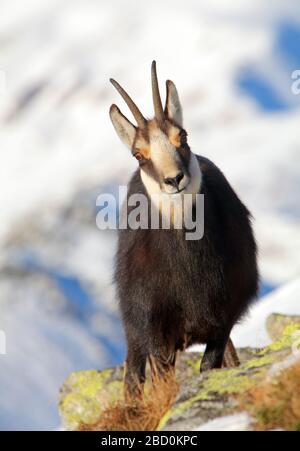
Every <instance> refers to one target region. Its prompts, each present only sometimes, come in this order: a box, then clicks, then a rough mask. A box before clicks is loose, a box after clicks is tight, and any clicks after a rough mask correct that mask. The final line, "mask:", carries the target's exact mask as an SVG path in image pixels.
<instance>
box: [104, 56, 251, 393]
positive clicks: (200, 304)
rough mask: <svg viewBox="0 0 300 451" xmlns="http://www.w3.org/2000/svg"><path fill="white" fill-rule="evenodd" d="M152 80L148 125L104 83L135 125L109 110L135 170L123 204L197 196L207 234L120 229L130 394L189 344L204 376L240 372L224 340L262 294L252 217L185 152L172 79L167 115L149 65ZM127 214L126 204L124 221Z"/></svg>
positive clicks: (217, 174)
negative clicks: (141, 198) (231, 369)
mask: <svg viewBox="0 0 300 451" xmlns="http://www.w3.org/2000/svg"><path fill="white" fill-rule="evenodd" d="M151 80H152V95H153V104H154V112H155V116H154V118H153V119H151V120H147V119H145V117H144V116H143V115H142V113H141V112H140V110H139V109H138V107H137V106H136V104H135V103H134V102H133V100H132V99H131V98H130V97H129V95H128V94H127V93H126V91H125V90H124V89H123V88H122V87H121V86H120V85H119V84H118V83H117V82H116V81H115V80H113V79H111V80H110V81H111V83H112V84H113V86H114V87H115V88H116V89H117V91H118V92H119V93H120V94H121V96H122V97H123V99H124V100H125V102H126V103H127V106H128V107H129V109H130V110H131V112H132V114H133V116H134V118H135V120H136V122H137V126H135V125H133V124H132V123H131V122H130V121H129V120H128V119H127V118H126V117H125V116H124V115H123V114H122V113H121V111H120V110H119V109H118V107H117V106H116V105H112V106H111V108H110V118H111V121H112V123H113V126H114V128H115V130H116V132H117V134H118V136H119V138H120V139H121V141H122V142H123V143H125V144H126V146H127V147H129V149H130V150H131V152H132V155H133V156H134V157H135V158H136V159H137V160H138V163H139V168H138V169H137V170H136V172H135V173H134V174H133V176H132V178H131V180H130V182H129V184H128V197H127V199H129V197H130V196H131V195H133V194H137V193H139V194H143V195H145V196H147V199H149V200H150V199H151V196H152V195H153V194H158V193H161V194H164V195H167V196H169V197H170V199H178V198H180V199H181V198H183V197H184V195H185V194H192V195H193V196H194V195H195V194H203V195H204V218H203V220H204V235H203V237H202V238H201V239H198V240H187V239H186V238H185V231H186V230H185V227H184V226H183V227H182V228H181V229H176V228H175V227H174V226H173V227H172V226H171V227H170V228H169V229H165V228H163V227H159V228H156V229H151V228H137V229H135V230H132V229H130V228H125V229H122V230H119V240H118V249H117V254H116V262H115V281H116V285H117V294H118V298H119V302H120V310H121V316H122V320H123V324H124V328H125V334H126V339H127V349H128V350H127V357H126V362H125V363H126V364H125V393H127V394H129V395H136V394H137V393H141V390H142V386H143V383H144V381H145V367H146V362H147V360H149V361H150V366H151V368H152V369H153V368H154V367H155V368H156V370H157V368H158V369H159V373H160V374H165V372H166V371H169V370H171V369H173V368H174V365H175V360H176V353H177V351H178V350H183V349H185V348H186V347H188V346H190V345H192V344H196V343H202V344H206V349H205V353H204V356H203V359H202V362H201V368H200V371H201V372H203V371H206V370H209V369H213V368H221V367H222V365H223V366H226V365H227V366H228V365H238V358H237V355H236V353H235V349H234V346H233V344H232V342H231V340H230V333H231V330H232V327H233V326H234V324H235V323H236V322H237V321H238V320H239V319H240V318H241V317H242V315H243V314H244V313H245V312H246V311H247V309H248V307H249V305H250V303H251V302H252V300H253V299H254V298H255V297H256V295H257V290H258V270H257V262H256V252H257V249H256V243H255V239H254V236H253V232H252V227H251V215H250V212H249V211H248V209H247V208H246V207H245V206H244V204H243V203H242V202H241V201H240V199H239V198H238V196H237V195H236V193H235V192H234V190H233V189H232V188H231V186H230V184H229V183H228V181H227V180H226V178H225V176H224V175H223V173H222V172H221V171H220V169H218V167H217V166H215V164H214V163H212V162H211V161H210V160H208V159H207V158H204V157H202V156H198V155H196V154H194V153H193V152H192V151H191V149H190V147H189V145H188V143H187V132H186V131H185V129H184V128H183V119H182V108H181V104H180V101H179V97H178V92H177V89H176V87H175V85H174V83H173V82H172V81H170V80H168V81H167V82H166V102H165V108H164V109H163V106H162V101H161V98H160V93H159V86H158V80H157V73H156V63H155V61H153V63H152V67H151ZM224 152H225V150H224ZM194 207H195V203H194V204H193V203H192V210H193V209H194ZM156 208H158V209H159V208H160V207H159V205H156ZM131 209H132V207H129V206H128V209H127V215H129V214H130V211H131ZM192 213H193V212H192ZM230 358H231V361H230Z"/></svg>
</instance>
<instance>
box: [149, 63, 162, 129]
mask: <svg viewBox="0 0 300 451" xmlns="http://www.w3.org/2000/svg"><path fill="white" fill-rule="evenodd" d="M151 81H152V96H153V105H154V112H155V117H156V119H157V120H158V121H159V122H163V121H164V110H163V107H162V103H161V98H160V94H159V87H158V81H157V73H156V62H155V61H152V66H151Z"/></svg>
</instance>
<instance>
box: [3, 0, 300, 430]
mask: <svg viewBox="0 0 300 451" xmlns="http://www.w3.org/2000/svg"><path fill="white" fill-rule="evenodd" d="M299 24H300V10H299V7H298V2H297V0H288V1H279V0H273V1H272V2H270V1H269V0H264V1H262V0H251V1H250V0H243V1H239V2H236V1H234V0H228V1H226V2H224V1H222V0H213V1H212V0H210V1H208V0H201V1H200V0H190V1H189V2H188V6H187V4H185V3H183V2H180V1H179V0H172V1H171V0H165V1H164V2H159V1H158V0H154V1H151V2H147V3H146V2H138V1H137V0H128V1H126V2H124V1H123V0H113V1H108V0H102V1H101V2H99V1H96V0H91V1H89V2H86V1H83V0H73V1H69V0H63V1H62V0H60V1H58V0H56V1H50V0H39V1H37V0H27V1H26V2H24V4H23V3H20V2H18V1H17V0H9V1H8V0H2V2H1V14H0V30H1V32H0V71H2V73H4V74H5V77H4V78H5V79H6V87H5V89H2V88H3V87H2V88H1V89H0V93H1V102H0V124H1V126H0V162H1V164H0V205H1V208H0V240H1V248H0V272H1V276H0V330H4V331H5V332H6V336H7V355H5V356H2V355H0V365H1V372H0V387H1V389H0V398H1V404H0V429H5V428H11V429H13V428H22V429H28V428H35V429H47V428H53V427H56V426H57V425H58V424H59V418H58V416H57V411H56V402H57V392H58V389H59V386H60V384H61V382H62V380H63V379H64V378H65V376H66V375H67V374H68V373H69V372H71V371H74V370H76V369H82V368H88V367H99V368H103V367H104V366H107V365H114V364H115V363H117V362H121V361H122V359H123V358H124V352H125V349H124V339H123V335H122V329H121V325H120V321H119V317H118V313H117V305H116V302H115V296H114V290H113V287H112V280H111V279H112V277H111V275H112V264H113V252H114V249H115V243H116V234H115V233H114V232H109V233H108V232H107V233H106V232H100V231H98V230H97V228H96V224H95V217H96V212H97V209H96V202H95V200H96V197H97V194H99V193H101V192H115V191H116V187H117V185H118V184H123V183H126V181H127V180H128V178H129V177H130V174H131V173H132V171H133V169H134V168H135V162H134V161H132V160H133V159H131V158H130V157H129V155H128V153H127V152H126V149H124V148H123V147H122V146H121V144H120V142H119V140H118V138H117V137H116V136H115V133H114V131H113V129H112V126H111V124H110V122H109V118H108V109H109V106H110V104H111V103H113V102H116V103H118V105H119V106H120V108H121V109H122V111H124V113H126V114H127V113H128V112H127V109H126V107H125V106H124V104H123V103H122V101H121V99H120V98H119V97H118V96H117V95H116V93H115V91H114V90H113V88H112V87H111V86H110V85H109V83H108V78H109V77H110V76H113V77H114V78H116V79H117V80H119V81H120V82H122V83H124V86H126V87H128V90H129V92H130V93H132V94H133V95H134V98H135V100H136V101H137V103H138V105H139V106H140V107H141V109H142V111H143V112H144V113H145V114H148V115H151V114H152V107H151V92H150V80H149V78H150V62H151V60H152V59H153V58H155V59H156V60H157V63H158V71H159V77H160V80H161V86H162V88H163V81H164V79H166V78H171V79H173V80H174V81H175V82H176V84H177V86H178V89H179V92H180V94H181V100H182V104H183V105H184V113H185V124H186V127H187V129H188V131H189V137H190V143H191V145H192V148H193V150H194V151H195V152H196V153H199V154H202V155H205V156H207V157H209V158H211V159H212V160H213V161H214V162H215V163H216V164H217V165H219V166H220V168H221V169H222V170H223V171H224V173H225V174H226V176H227V177H228V179H229V180H230V182H231V183H232V185H233V186H234V188H235V189H236V190H237V192H238V193H239V194H240V196H241V197H242V199H243V200H244V202H245V203H246V204H247V205H248V206H249V208H250V209H251V211H252V212H253V214H254V217H255V220H254V228H255V232H256V235H257V240H258V243H259V247H260V255H259V262H260V268H261V274H262V280H263V282H264V287H263V288H264V291H268V290H270V289H273V288H274V287H277V286H278V285H281V284H283V283H288V284H287V285H286V288H283V289H282V290H287V291H283V294H282V295H281V294H280V293H281V291H280V290H279V291H278V292H276V293H274V295H273V294H270V295H269V297H266V298H265V300H264V301H263V302H262V303H261V304H258V305H257V306H255V307H254V308H253V313H252V314H251V316H250V317H249V319H248V321H247V322H246V323H245V325H244V326H237V328H236V330H235V332H234V338H235V340H236V341H237V342H238V343H237V344H246V343H249V341H251V340H252V338H251V337H252V336H253V334H254V335H255V334H258V335H259V336H258V338H257V339H255V343H258V342H259V341H260V340H262V341H263V340H266V339H267V337H266V336H265V335H264V331H263V325H262V324H263V319H262V318H264V317H265V315H266V314H267V311H272V310H273V303H274V306H276V309H279V310H278V311H280V309H281V308H283V307H282V305H283V303H285V306H287V305H290V306H292V304H293V308H296V309H297V302H296V301H295V299H294V297H295V298H296V291H297V290H298V288H297V287H296V288H295V290H296V291H294V292H293V290H294V288H291V287H293V286H294V285H293V284H296V285H297V284H298V282H296V281H295V282H292V283H291V285H290V284H289V282H290V281H291V280H296V279H297V277H299V273H300V257H299V255H300V227H299V223H300V199H299V196H300V194H299V193H300V189H299V188H300V164H299V161H300V158H299V157H300V133H299V121H300V109H299V106H300V96H294V95H292V93H291V89H290V88H291V73H292V71H293V70H295V69H297V68H298V69H299V68H300V55H299V48H300V44H299V33H300V31H299V30H300V25H299ZM4 78H3V77H0V79H1V80H3V79H4ZM128 115H129V114H128ZM297 286H298V285H297ZM289 290H291V291H289ZM277 293H279V294H278V297H277ZM289 293H295V295H294V294H291V295H290V294H289ZM273 296H274V297H273ZM285 298H286V299H285ZM288 308H290V307H288ZM297 312H298V311H297ZM258 329H259V331H258ZM261 330H262V332H260V331H261ZM252 344H253V343H252ZM29 407H30V408H29Z"/></svg>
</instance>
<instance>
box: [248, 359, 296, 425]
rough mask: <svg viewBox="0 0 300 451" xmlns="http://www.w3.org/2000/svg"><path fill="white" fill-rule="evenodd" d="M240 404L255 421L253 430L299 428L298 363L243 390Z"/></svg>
mask: <svg viewBox="0 0 300 451" xmlns="http://www.w3.org/2000/svg"><path fill="white" fill-rule="evenodd" d="M241 405H242V407H243V408H244V409H245V410H247V411H248V412H249V413H250V414H251V415H252V417H253V418H254V419H255V420H256V422H255V424H254V427H255V429H256V430H270V429H284V430H288V431H300V362H297V363H296V364H295V365H293V366H291V367H290V368H288V369H286V370H284V371H282V372H281V373H280V374H279V375H278V376H276V377H275V379H274V380H272V381H268V382H265V383H263V384H261V385H259V386H258V387H255V388H253V389H252V390H250V391H249V392H247V393H246V394H245V395H244V396H243V398H242V399H241Z"/></svg>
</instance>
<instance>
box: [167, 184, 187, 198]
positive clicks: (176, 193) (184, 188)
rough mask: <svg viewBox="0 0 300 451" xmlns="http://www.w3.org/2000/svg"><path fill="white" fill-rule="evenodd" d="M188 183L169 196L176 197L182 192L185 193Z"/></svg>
mask: <svg viewBox="0 0 300 451" xmlns="http://www.w3.org/2000/svg"><path fill="white" fill-rule="evenodd" d="M189 184H190V182H188V183H187V184H186V185H185V186H184V187H183V188H180V189H179V190H178V191H175V193H171V194H170V195H171V196H177V195H178V194H180V193H182V192H183V191H185V190H186V189H187V187H188V186H189Z"/></svg>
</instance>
